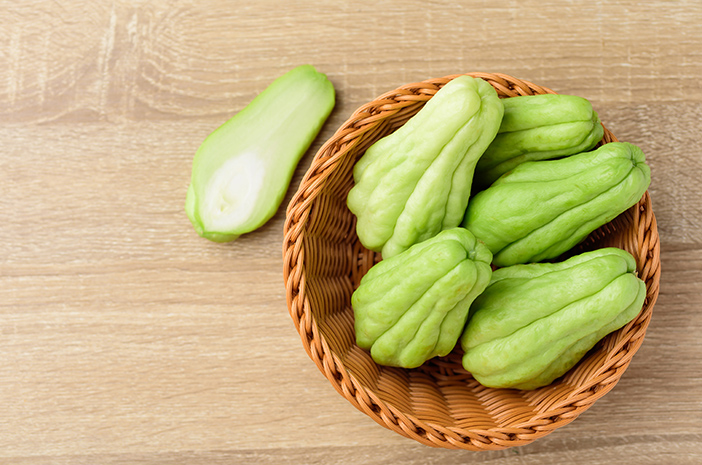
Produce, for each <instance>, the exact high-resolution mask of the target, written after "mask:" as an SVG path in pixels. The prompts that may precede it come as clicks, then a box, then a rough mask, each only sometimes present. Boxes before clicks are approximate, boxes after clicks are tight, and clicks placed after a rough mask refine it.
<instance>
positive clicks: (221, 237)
mask: <svg viewBox="0 0 702 465" xmlns="http://www.w3.org/2000/svg"><path fill="white" fill-rule="evenodd" d="M334 104H335V93H334V86H333V85H332V83H331V81H329V79H328V78H327V76H326V75H324V74H323V73H320V72H319V71H317V70H316V69H315V68H314V67H313V66H311V65H300V66H297V67H296V68H293V69H292V70H290V71H288V72H287V73H285V74H284V75H282V76H280V77H279V78H277V79H276V80H275V81H273V82H272V83H271V84H270V85H269V86H268V87H266V88H265V89H264V90H263V91H262V92H261V93H260V94H258V95H257V96H256V97H255V98H254V99H253V100H252V101H251V102H250V103H249V104H248V105H246V107H244V108H243V109H242V110H241V111H240V112H238V113H237V114H236V115H234V116H233V117H232V118H230V119H229V120H228V121H226V122H225V123H224V124H222V125H221V126H220V127H218V128H217V129H216V130H214V131H213V132H212V133H211V134H210V135H208V136H207V137H206V138H205V140H204V141H203V142H202V144H201V145H200V147H199V148H198V149H197V152H196V153H195V157H194V158H193V164H192V174H191V180H190V186H188V191H187V194H186V199H185V212H186V214H187V216H188V218H189V219H190V222H191V223H192V225H193V227H194V228H195V231H197V233H198V234H199V235H200V236H202V237H204V238H206V239H209V240H211V241H214V242H229V241H233V240H236V239H237V238H238V237H239V236H240V235H242V234H245V233H250V232H252V231H254V230H256V229H258V228H259V227H261V226H263V225H264V224H265V223H266V222H267V221H268V220H270V219H271V218H272V217H273V215H274V214H275V213H276V211H277V210H278V208H279V207H280V204H281V203H282V201H283V199H284V197H285V193H286V192H287V190H288V187H289V186H290V182H291V180H292V176H293V174H294V172H295V168H296V167H297V165H298V163H299V162H300V159H301V158H302V156H303V155H304V154H305V152H306V151H307V150H308V148H309V147H310V145H311V144H312V142H313V141H314V139H315V137H316V136H317V134H318V133H319V131H320V130H321V129H322V125H323V124H324V122H325V121H326V120H327V118H328V117H329V114H330V113H331V111H332V109H333V108H334Z"/></svg>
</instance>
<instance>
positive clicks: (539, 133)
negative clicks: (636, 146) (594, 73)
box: [474, 94, 604, 189]
mask: <svg viewBox="0 0 702 465" xmlns="http://www.w3.org/2000/svg"><path fill="white" fill-rule="evenodd" d="M502 104H503V106H504V116H503V118H502V123H501V125H500V129H499V131H498V132H497V136H495V139H494V140H493V141H492V142H491V143H490V145H489V146H488V148H487V149H486V150H485V153H484V154H483V156H482V157H481V158H480V160H479V161H478V164H477V166H476V168H475V177H474V187H476V188H477V189H481V188H486V187H488V186H489V185H490V184H492V183H493V182H495V181H496V180H497V178H499V177H500V176H502V175H503V174H504V173H506V172H508V171H509V170H511V169H513V168H514V167H516V166H517V165H519V164H520V163H524V162H525V161H534V160H550V159H555V158H561V157H565V156H569V155H575V154H578V153H581V152H586V151H588V150H590V149H592V148H593V147H595V145H597V143H598V142H599V141H600V140H601V139H602V136H603V134H604V128H603V127H602V124H601V123H600V119H599V117H598V115H597V112H595V110H593V108H592V105H591V104H590V102H589V101H588V100H587V99H584V98H582V97H578V96H576V95H561V94H540V95H523V96H518V97H512V98H507V99H504V100H503V101H502Z"/></svg>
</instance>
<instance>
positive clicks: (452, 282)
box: [351, 227, 492, 368]
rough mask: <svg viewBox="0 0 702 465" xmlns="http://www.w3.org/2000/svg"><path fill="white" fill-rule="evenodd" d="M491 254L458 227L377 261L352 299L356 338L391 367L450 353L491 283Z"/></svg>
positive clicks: (415, 365) (408, 364)
mask: <svg viewBox="0 0 702 465" xmlns="http://www.w3.org/2000/svg"><path fill="white" fill-rule="evenodd" d="M491 258H492V254H491V253H490V251H489V250H488V249H487V247H485V246H484V245H483V244H481V243H480V242H479V241H477V240H476V238H475V237H474V236H473V235H472V234H471V233H470V232H469V231H467V230H465V229H463V228H458V227H457V228H453V229H447V230H444V231H442V232H440V233H439V234H437V235H436V236H434V237H432V238H430V239H427V240H426V241H423V242H420V243H417V244H415V245H413V246H412V247H410V248H409V249H407V250H406V251H404V252H402V253H400V254H397V255H395V256H393V257H390V258H388V259H384V260H382V261H381V262H379V263H378V264H376V265H374V266H373V267H372V268H371V269H370V270H369V271H368V273H366V275H365V276H364V277H363V278H362V280H361V282H360V284H359V287H358V288H357V289H356V291H355V292H354V293H353V295H352V298H351V303H352V306H353V311H354V318H355V332H356V343H357V344H358V346H359V347H360V348H362V349H367V350H370V354H371V356H372V358H373V360H374V361H375V362H376V363H378V364H381V365H387V366H397V367H403V368H415V367H418V366H420V365H421V364H423V363H424V362H425V361H427V360H429V359H430V358H432V357H436V356H440V357H441V356H445V355H447V354H448V353H449V352H451V351H452V350H453V348H454V347H455V346H456V343H457V342H458V338H459V337H460V335H461V332H462V331H463V328H464V326H465V322H466V318H467V316H468V311H469V309H470V304H471V302H473V300H474V299H475V297H476V296H477V295H478V294H480V293H481V292H482V291H483V290H484V289H485V287H486V286H487V285H488V283H489V282H490V276H491V274H492V269H491V267H490V260H491Z"/></svg>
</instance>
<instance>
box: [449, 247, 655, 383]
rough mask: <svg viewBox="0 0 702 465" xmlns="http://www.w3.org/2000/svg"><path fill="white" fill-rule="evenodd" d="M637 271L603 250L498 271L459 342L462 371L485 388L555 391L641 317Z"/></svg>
mask: <svg viewBox="0 0 702 465" xmlns="http://www.w3.org/2000/svg"><path fill="white" fill-rule="evenodd" d="M635 269H636V262H635V260H634V257H632V256H631V254H629V253H628V252H626V251H624V250H621V249H617V248H603V249H598V250H595V251H592V252H585V253H582V254H580V255H576V256H573V257H571V258H570V259H568V260H566V261H564V262H560V263H532V264H527V265H514V266H510V267H505V268H500V269H498V270H496V271H494V272H493V275H492V280H491V282H490V285H489V286H488V287H487V289H485V291H484V292H483V293H482V294H481V295H480V296H479V297H478V298H477V299H475V301H474V302H473V305H472V306H471V310H470V319H469V321H468V323H467V325H466V328H465V331H464V332H463V334H462V336H461V347H462V348H463V350H464V355H463V360H462V361H463V366H464V368H465V369H466V370H468V371H469V372H471V373H472V375H473V377H474V378H475V379H476V380H477V381H478V382H480V383H481V384H483V385H485V386H488V387H495V388H517V389H535V388H538V387H541V386H545V385H548V384H550V383H551V382H552V381H554V380H555V379H556V378H558V377H560V376H561V375H563V374H565V373H566V372H567V371H568V370H569V369H570V368H572V367H573V366H574V365H575V364H576V363H577V362H578V361H579V360H580V359H581V358H582V357H583V356H584V355H585V354H586V353H587V352H588V351H589V350H590V349H591V348H592V347H593V346H594V345H595V344H596V343H597V342H598V341H599V340H600V339H602V338H603V337H604V336H606V335H607V334H609V333H611V332H612V331H615V330H617V329H619V328H621V327H623V326H624V325H626V324H627V323H628V322H629V321H631V320H632V319H633V318H634V317H636V315H638V313H639V312H640V310H641V308H642V306H643V302H644V299H645V297H646V286H645V284H644V282H643V281H642V280H641V279H639V278H638V277H637V276H636V272H635Z"/></svg>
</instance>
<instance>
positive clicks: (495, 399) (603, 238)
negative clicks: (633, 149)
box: [284, 74, 659, 450]
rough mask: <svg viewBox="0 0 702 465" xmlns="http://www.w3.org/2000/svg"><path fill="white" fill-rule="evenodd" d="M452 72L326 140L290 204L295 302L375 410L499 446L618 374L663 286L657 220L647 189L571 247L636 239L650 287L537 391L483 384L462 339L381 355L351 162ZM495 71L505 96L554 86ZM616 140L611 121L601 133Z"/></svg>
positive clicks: (529, 436) (553, 423)
mask: <svg viewBox="0 0 702 465" xmlns="http://www.w3.org/2000/svg"><path fill="white" fill-rule="evenodd" d="M473 75H474V76H476V77H483V78H485V77H484V76H483V75H482V74H481V75H475V74H473ZM452 77H453V76H449V77H446V78H442V79H440V80H432V81H425V82H424V83H420V84H417V85H415V86H412V85H410V86H406V87H404V88H400V89H398V90H396V91H393V92H390V93H387V94H385V95H383V96H381V97H379V98H378V99H376V100H375V101H373V102H371V103H370V104H368V105H366V106H364V107H362V108H360V109H359V110H358V111H357V112H356V113H354V115H353V116H352V118H351V119H349V121H347V123H346V124H345V125H344V126H342V128H340V129H339V131H338V132H337V133H336V134H335V136H334V137H333V138H332V139H331V140H330V141H328V142H327V144H325V145H324V146H323V147H322V148H321V149H320V151H319V152H318V154H317V156H316V157H315V160H314V161H313V166H312V167H311V168H310V170H309V171H308V173H307V174H306V176H305V178H304V179H303V182H302V184H301V187H300V189H299V190H298V193H297V194H296V196H295V197H294V198H293V200H292V202H291V204H290V206H289V207H288V217H287V220H286V241H284V256H285V259H286V270H285V274H286V286H287V292H288V304H289V306H290V312H291V316H292V317H293V319H294V321H295V323H296V326H297V328H298V330H299V331H300V334H301V336H302V339H303V342H304V344H305V349H306V350H307V352H308V354H309V355H310V357H311V358H312V359H313V360H314V361H315V363H317V365H318V367H319V368H320V370H321V371H322V372H323V373H324V375H325V376H326V377H327V378H328V379H329V380H330V381H331V382H332V385H333V386H334V387H335V388H336V389H337V391H339V393H340V394H342V395H343V396H344V397H346V398H347V399H348V400H349V401H350V402H351V403H352V404H353V405H355V406H356V407H357V408H359V409H360V410H362V411H364V412H365V413H367V414H368V415H369V416H371V417H372V418H373V419H374V420H375V421H377V422H378V423H380V424H381V425H383V426H385V427H387V428H390V429H392V430H395V431H396V432H398V433H399V434H402V435H404V436H407V437H410V438H412V439H415V440H417V441H419V442H421V443H424V444H427V445H432V446H438V447H447V448H463V449H472V450H486V449H502V448H506V447H512V446H516V445H522V444H526V443H528V442H531V441H533V440H535V439H537V438H539V437H541V436H543V435H545V434H548V433H550V432H551V431H553V430H554V429H556V428H558V427H560V426H562V425H565V424H567V423H569V422H570V421H572V420H573V419H575V418H576V417H577V416H578V415H579V414H580V413H581V412H582V411H584V410H585V409H587V408H589V406H590V405H592V403H593V402H594V401H595V400H597V399H598V398H599V397H601V396H602V395H604V394H605V393H606V392H608V391H609V390H610V389H611V388H612V387H613V386H614V385H615V384H616V382H617V381H618V380H619V378H620V377H621V374H622V373H623V372H624V370H625V369H626V367H627V366H628V364H629V361H630V359H631V357H632V356H633V354H634V353H635V352H636V350H637V349H638V347H639V346H640V344H641V342H642V340H643V335H644V333H645V329H646V327H647V325H648V321H649V319H650V316H651V310H652V307H653V303H654V302H655V299H656V296H657V293H658V276H659V265H658V262H657V260H659V252H658V247H659V246H658V238H657V230H656V226H655V217H653V212H652V211H651V205H650V198H649V196H648V193H646V194H645V195H644V198H642V199H641V201H640V202H639V203H638V204H637V205H635V206H634V207H632V208H631V209H629V210H628V211H627V212H625V213H623V214H622V215H620V216H619V217H617V218H616V219H615V220H613V221H612V222H611V223H609V224H607V225H605V226H603V227H602V228H600V229H598V230H597V231H595V232H594V233H592V234H591V235H590V236H589V237H588V239H586V240H585V241H584V242H583V243H582V244H581V245H580V246H579V247H578V249H577V250H574V251H573V252H577V251H583V250H588V249H593V248H599V247H605V246H614V247H620V248H622V249H625V250H627V251H629V252H630V253H631V254H632V255H634V257H635V258H636V259H637V263H638V268H639V270H638V272H639V276H641V277H642V279H644V281H645V282H646V285H647V289H648V296H647V299H646V302H645V303H644V308H643V310H642V312H641V313H640V314H639V316H638V317H637V318H636V319H635V320H634V321H632V322H631V323H629V324H628V325H627V326H625V327H624V328H622V329H620V330H618V331H616V332H615V333H612V334H610V335H609V336H607V337H606V338H605V339H603V340H602V341H600V343H598V344H597V346H595V348H593V350H591V351H590V352H589V353H588V355H587V356H586V357H585V358H584V359H583V360H581V361H580V363H578V365H576V367H574V368H573V369H572V370H571V371H570V372H568V373H567V374H566V375H565V376H563V377H562V378H560V379H558V380H556V381H555V382H554V383H552V384H551V385H549V386H546V387H543V388H540V389H536V390H533V391H520V390H514V389H493V388H486V387H483V386H481V385H480V384H479V383H477V382H476V381H475V380H474V379H473V378H472V376H471V375H470V374H469V373H467V372H466V371H465V370H464V369H463V367H462V366H461V358H460V356H461V354H460V348H459V347H458V346H457V348H456V349H455V351H454V352H453V353H452V354H450V355H449V356H447V357H443V358H437V359H433V360H431V361H429V362H427V363H426V364H424V365H423V366H421V367H419V368H417V369H411V370H408V369H401V368H393V367H384V366H380V365H377V364H376V363H375V362H374V361H373V360H372V359H371V357H370V354H369V353H368V352H366V351H364V350H362V349H360V348H359V347H358V346H356V344H355V334H354V326H353V325H354V319H353V309H352V307H351V294H352V293H353V291H354V289H355V288H356V287H357V286H358V284H359V282H360V279H361V277H362V276H363V275H364V274H365V273H366V272H367V271H368V269H369V268H370V267H371V266H372V265H373V264H375V263H377V261H378V260H380V257H379V256H378V254H376V253H374V252H371V251H368V250H367V249H365V248H364V247H363V246H362V245H361V244H360V242H359V241H358V237H357V236H356V233H355V217H354V215H353V214H352V213H351V212H350V211H349V210H348V208H347V207H346V196H347V194H348V192H349V190H350V189H351V187H352V186H353V177H352V170H353V165H354V163H355V161H356V160H357V159H358V158H359V157H360V156H361V155H363V153H364V151H365V150H366V149H367V148H368V147H369V146H370V145H371V144H372V143H373V142H375V141H376V140H378V139H380V138H381V137H383V136H385V135H387V134H389V133H390V132H392V131H393V130H395V129H396V128H397V127H399V126H400V125H401V124H403V123H404V122H405V121H407V119H409V118H410V117H411V116H412V115H414V114H415V113H416V112H417V111H419V109H421V107H422V105H423V104H424V102H425V101H426V100H427V99H428V98H430V97H431V95H433V93H435V92H436V90H438V88H440V86H441V85H443V84H444V83H445V82H448V80H450V79H451V78H452ZM486 80H487V79H486ZM488 82H491V84H493V86H494V87H495V88H496V89H497V91H498V94H499V95H500V96H501V97H510V96H513V95H522V94H526V93H545V92H550V91H549V90H548V89H544V88H539V87H538V86H534V85H533V84H530V83H527V84H525V85H524V86H523V87H518V88H516V90H515V86H514V85H510V83H509V82H508V81H507V78H505V77H502V76H501V75H498V78H497V79H493V80H488ZM614 140H616V139H615V138H614V136H613V135H612V134H611V133H610V132H609V131H607V130H606V129H605V137H604V139H603V141H602V143H607V142H611V141H614Z"/></svg>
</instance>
